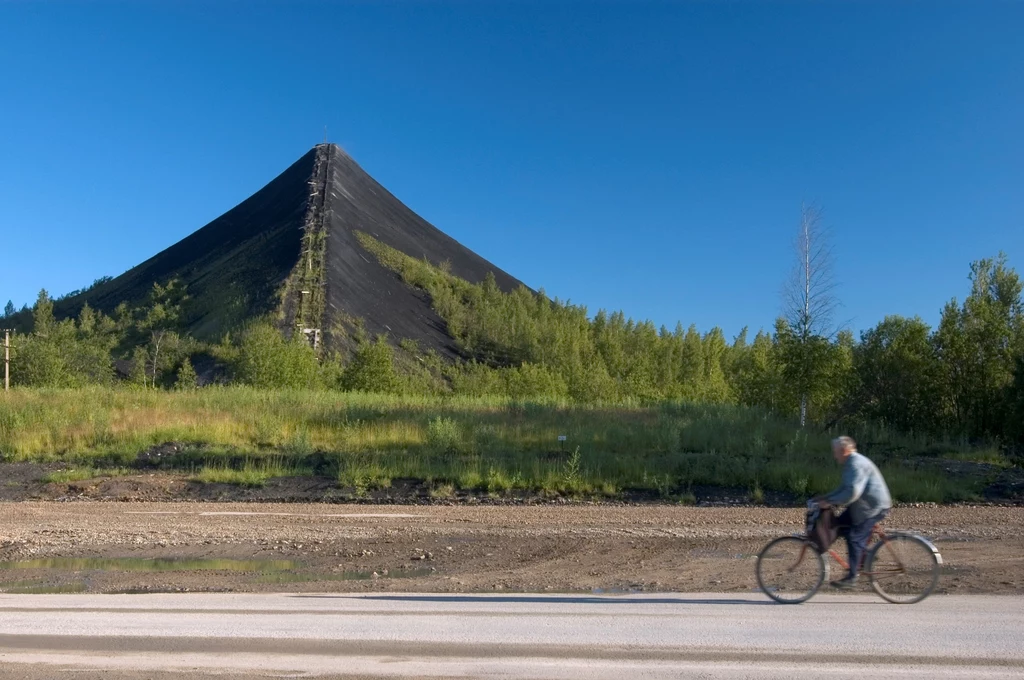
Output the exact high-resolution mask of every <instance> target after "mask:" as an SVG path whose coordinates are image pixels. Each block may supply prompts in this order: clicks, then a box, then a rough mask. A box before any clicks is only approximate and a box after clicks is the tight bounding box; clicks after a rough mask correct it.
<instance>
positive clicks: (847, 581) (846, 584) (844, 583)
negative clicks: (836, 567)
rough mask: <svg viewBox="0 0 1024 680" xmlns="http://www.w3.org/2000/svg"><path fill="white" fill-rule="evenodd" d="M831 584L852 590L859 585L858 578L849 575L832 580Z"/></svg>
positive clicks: (841, 588)
mask: <svg viewBox="0 0 1024 680" xmlns="http://www.w3.org/2000/svg"><path fill="white" fill-rule="evenodd" d="M829 585H831V586H832V587H833V588H838V589H839V590H852V589H853V588H854V587H856V585H857V579H856V578H850V577H849V576H847V577H846V578H844V579H840V580H839V581H832V582H831V583H830V584H829Z"/></svg>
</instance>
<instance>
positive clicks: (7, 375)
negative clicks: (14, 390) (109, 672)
mask: <svg viewBox="0 0 1024 680" xmlns="http://www.w3.org/2000/svg"><path fill="white" fill-rule="evenodd" d="M10 389H11V329H10V328H5V329H4V392H7V391H9V390H10Z"/></svg>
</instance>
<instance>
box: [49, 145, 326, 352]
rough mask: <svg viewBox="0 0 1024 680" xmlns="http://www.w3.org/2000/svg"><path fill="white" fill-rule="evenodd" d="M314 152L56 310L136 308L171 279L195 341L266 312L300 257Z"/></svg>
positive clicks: (272, 307)
mask: <svg viewBox="0 0 1024 680" xmlns="http://www.w3.org/2000/svg"><path fill="white" fill-rule="evenodd" d="M315 155H316V154H315V149H314V150H311V151H310V152H309V153H307V154H306V155H304V156H303V157H302V158H300V159H299V160H298V161H296V162H295V163H293V164H292V165H291V167H289V168H288V169H287V170H285V171H284V172H283V173H281V174H280V175H278V176H277V178H275V179H274V180H273V181H271V182H270V183H269V184H267V185H266V186H264V187H263V188H262V189H260V190H259V191H257V192H256V193H255V194H253V195H252V196H250V197H249V198H247V199H246V200H245V201H243V202H242V203H240V204H238V205H237V206H235V207H234V208H232V209H231V210H229V211H228V212H226V213H224V214H223V215H221V216H220V217H218V218H217V219H215V220H213V221H212V222H210V223H209V224H207V225H206V226H204V227H203V228H201V229H199V230H198V231H196V232H194V233H192V234H191V235H189V236H187V237H185V238H184V239H182V240H181V241H179V242H177V243H175V244H174V245H173V246H171V247H170V248H167V249H166V250H163V251H161V252H160V253H158V254H156V255H154V256H153V257H151V258H150V259H148V260H146V261H145V262H143V263H142V264H140V265H138V266H136V267H134V268H132V269H129V270H128V271H127V272H125V273H124V274H121V275H120V276H118V277H116V278H114V279H113V280H111V281H108V282H107V283H105V284H102V285H100V286H98V287H96V288H94V289H92V290H90V291H88V292H87V293H85V294H82V295H78V296H75V297H72V298H68V299H66V300H63V301H61V303H59V304H58V305H57V309H56V311H57V312H58V313H59V314H61V315H71V314H76V313H77V310H78V309H80V308H81V306H82V305H83V304H84V303H85V302H88V303H89V305H90V306H92V307H93V308H96V309H100V310H102V311H104V312H106V313H108V314H109V313H111V312H112V311H113V310H114V308H115V307H116V306H117V305H118V304H120V303H121V302H127V303H128V304H129V305H136V304H139V303H142V302H143V301H144V300H145V299H146V297H147V296H148V295H149V293H150V291H151V290H152V288H153V284H154V283H160V284H161V285H163V284H166V283H167V281H168V280H170V279H172V278H178V279H179V280H180V281H181V282H182V283H184V284H185V285H186V286H187V292H188V295H189V296H190V298H191V299H190V301H189V303H188V305H187V307H186V313H187V318H186V319H185V320H184V321H185V324H186V325H187V327H188V329H189V331H190V332H191V333H192V334H193V335H195V336H196V337H199V338H203V339H211V340H212V339H217V338H218V336H219V334H220V333H222V332H224V331H226V330H230V329H231V328H235V327H237V326H238V325H240V324H241V323H243V322H244V321H245V320H246V319H247V318H251V317H254V316H260V315H263V314H268V313H271V312H273V311H274V310H275V309H276V307H277V305H278V304H279V300H278V291H279V289H280V287H281V285H282V283H283V281H284V279H285V278H286V277H287V276H288V274H289V273H290V272H291V270H292V268H293V267H294V266H295V263H296V261H297V260H298V258H299V247H300V241H301V237H302V233H301V229H302V220H303V216H304V214H305V211H306V201H307V199H308V196H309V185H308V181H309V177H310V174H311V173H312V169H313V161H314V158H315Z"/></svg>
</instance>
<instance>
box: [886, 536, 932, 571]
mask: <svg viewBox="0 0 1024 680" xmlns="http://www.w3.org/2000/svg"><path fill="white" fill-rule="evenodd" d="M888 535H889V536H908V537H910V538H915V539H917V540H918V541H921V542H922V543H924V544H925V545H926V546H928V549H929V550H931V551H932V554H933V555H935V561H936V562H938V563H939V564H942V553H940V552H939V549H938V548H936V547H935V544H934V543H932V542H931V541H929V540H928V539H927V538H925V537H924V536H922V535H921V534H912V533H910V532H909V531H891V532H888Z"/></svg>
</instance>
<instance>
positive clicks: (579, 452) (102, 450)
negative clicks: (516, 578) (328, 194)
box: [0, 387, 1009, 502]
mask: <svg viewBox="0 0 1024 680" xmlns="http://www.w3.org/2000/svg"><path fill="white" fill-rule="evenodd" d="M835 434H836V433H833V432H822V431H819V430H816V429H807V430H801V429H799V428H798V427H797V426H796V424H795V423H793V422H791V421H789V420H786V419H780V418H777V417H774V416H772V415H769V414H767V413H764V412H761V411H758V410H754V409H747V408H741V407H735V406H707V405H697V404H685V403H659V404H656V405H639V404H638V405H635V406H630V405H626V406H623V405H615V406H601V405H595V406H581V405H577V404H569V403H558V402H516V401H510V400H507V399H464V398H444V399H440V398H428V397H423V398H419V397H397V396H390V395H368V394H357V393H338V392H323V391H319V392H311V391H260V390H253V389H248V388H242V387H226V388H206V389H202V390H197V391H189V392H167V391H158V390H127V389H106V388H85V389H78V390H28V389H16V390H12V391H11V392H10V393H7V394H0V454H2V456H3V459H4V460H5V461H7V462H13V461H38V462H52V461H61V462H64V463H66V464H67V465H69V466H71V469H69V470H68V471H66V472H64V473H53V474H54V479H53V480H51V481H61V480H62V479H63V480H64V481H71V480H74V479H83V478H86V477H88V476H89V474H90V471H95V470H97V469H99V470H104V474H106V473H108V472H110V470H113V471H114V474H124V473H125V470H126V469H129V468H132V467H133V466H135V465H136V464H137V459H138V456H139V454H140V453H142V452H145V451H147V450H150V449H152V448H153V447H157V446H160V445H163V444H165V443H168V442H174V443H176V444H177V445H178V446H179V449H180V452H179V453H178V454H177V455H175V456H174V457H173V458H172V459H170V461H169V463H167V464H166V465H170V466H171V467H173V468H176V469H179V470H184V471H186V472H188V473H189V474H191V475H193V476H194V478H195V479H198V480H200V481H204V482H228V483H234V484H241V485H247V486H259V485H262V484H264V483H265V482H266V481H267V480H268V479H270V478H273V477H280V476H288V475H310V474H318V475H330V476H332V477H335V478H337V480H338V484H339V485H341V486H346V487H353V488H355V489H357V490H359V489H370V488H381V487H387V486H389V485H390V484H391V483H392V480H395V479H400V478H404V479H416V480H421V481H424V482H426V483H427V484H428V485H430V487H431V489H432V492H431V493H432V495H436V496H441V497H443V496H445V495H451V494H452V493H454V492H455V491H456V490H474V491H480V492H486V493H492V494H503V493H508V492H513V491H517V490H519V491H527V492H538V493H550V494H570V495H589V496H607V497H615V496H617V495H620V494H622V493H623V492H628V491H634V492H635V491H644V492H649V493H651V494H655V495H659V496H662V497H664V498H666V499H676V500H683V501H685V500H686V499H687V498H692V491H691V490H692V488H693V487H695V486H703V485H715V486H723V487H734V488H741V489H745V490H746V491H747V492H748V493H749V497H750V498H751V499H752V500H754V501H755V502H756V501H758V500H759V499H761V498H763V497H764V495H765V493H767V492H770V491H781V492H786V493H790V494H793V495H795V496H798V497H804V496H808V495H811V494H815V493H819V492H822V491H825V490H827V489H828V488H830V487H832V486H834V485H835V483H836V480H837V479H838V469H837V468H836V466H835V463H834V462H833V461H832V459H831V456H830V454H829V441H830V439H831V437H833V436H834V435H835ZM851 434H852V435H853V436H855V437H856V438H857V439H858V440H859V441H860V442H861V443H862V446H861V450H862V451H863V452H864V453H866V454H867V455H869V456H871V457H872V458H873V459H874V460H875V461H876V462H878V463H879V464H880V467H882V469H883V471H884V472H885V475H886V478H887V480H888V482H889V485H890V488H891V489H892V491H893V495H894V496H895V497H896V498H897V499H899V500H902V501H952V500H965V499H971V498H974V497H976V496H977V495H978V494H979V493H980V491H981V489H982V488H983V487H984V485H985V483H986V480H985V478H984V477H983V476H977V477H976V478H974V477H972V478H964V477H963V476H962V475H952V474H948V473H945V472H943V470H942V467H941V466H936V465H929V464H927V463H928V462H929V461H934V460H935V459H936V458H947V459H950V460H956V461H960V462H963V461H968V462H971V461H978V462H983V463H988V464H990V465H995V466H1005V465H1009V462H1008V461H1006V460H1005V459H1004V458H1003V457H1002V454H1001V453H1000V452H999V451H998V450H997V449H994V448H972V447H969V446H966V445H963V444H958V443H951V442H936V441H932V440H928V439H924V438H914V437H907V436H900V435H896V434H893V433H890V432H887V431H885V430H884V429H880V428H861V431H857V432H852V433H851ZM560 435H563V436H564V437H565V441H564V442H560V441H559V436H560Z"/></svg>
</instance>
